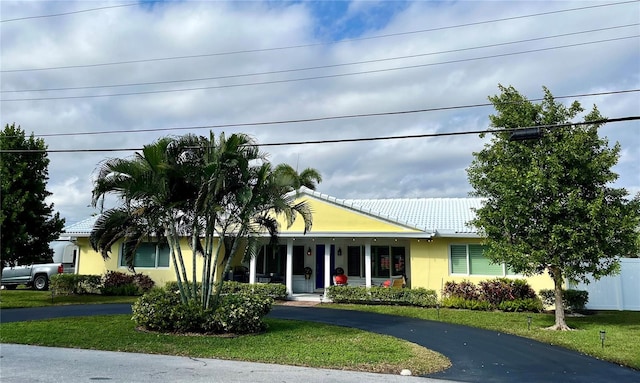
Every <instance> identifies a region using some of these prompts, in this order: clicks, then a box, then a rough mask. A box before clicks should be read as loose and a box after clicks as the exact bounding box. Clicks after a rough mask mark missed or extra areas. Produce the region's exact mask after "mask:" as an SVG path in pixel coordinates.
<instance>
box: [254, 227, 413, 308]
mask: <svg viewBox="0 0 640 383" xmlns="http://www.w3.org/2000/svg"><path fill="white" fill-rule="evenodd" d="M283 242H285V243H286V244H284V243H283ZM409 250H410V240H409V238H398V237H370V238H358V237H349V238H345V237H314V238H308V237H288V238H282V239H281V244H280V245H276V246H270V245H267V244H265V245H263V246H262V247H261V249H260V251H259V253H258V255H257V256H256V257H255V258H253V259H252V260H251V261H250V263H249V264H248V265H245V266H246V267H247V268H248V269H249V278H248V281H249V283H252V284H253V283H283V284H285V285H286V289H287V294H288V296H289V297H290V298H292V299H295V298H296V297H302V298H303V299H304V300H309V299H310V297H311V298H314V300H315V299H318V301H320V295H324V290H325V288H327V287H329V286H331V285H333V284H334V282H333V277H334V275H335V270H336V268H342V269H343V270H344V274H345V275H346V276H347V277H348V281H347V282H348V284H349V285H350V286H364V287H371V286H377V285H380V284H382V283H383V282H384V281H386V280H388V279H390V278H391V277H399V276H402V275H405V276H409V275H411V270H410V264H409V263H410V262H409V259H410V257H409ZM315 297H317V298H315Z"/></svg>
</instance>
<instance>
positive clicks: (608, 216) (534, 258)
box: [467, 86, 640, 330]
mask: <svg viewBox="0 0 640 383" xmlns="http://www.w3.org/2000/svg"><path fill="white" fill-rule="evenodd" d="M500 90H501V94H500V95H497V96H494V97H490V98H489V100H491V102H492V103H493V105H494V107H495V109H496V114H494V115H491V116H489V118H490V120H491V126H492V127H493V128H496V129H516V128H523V127H531V126H540V125H557V124H566V123H571V122H572V121H575V119H576V118H579V117H580V116H581V114H582V113H583V112H584V110H583V108H582V106H581V105H580V103H578V102H577V101H575V102H573V103H572V104H571V105H569V106H564V105H563V104H561V103H559V102H557V101H556V100H555V99H554V98H553V95H552V94H551V92H550V91H549V90H548V89H546V88H545V89H544V91H545V97H544V99H543V100H542V102H541V103H539V104H535V103H533V102H531V101H529V100H527V99H526V98H525V97H524V96H522V95H521V94H520V93H518V91H517V90H515V89H514V88H513V87H503V86H501V87H500ZM582 116H583V118H584V121H585V122H594V123H592V124H585V125H573V126H568V127H563V128H549V129H542V135H541V136H540V137H533V136H532V137H531V138H533V139H527V140H523V141H520V140H513V136H512V135H511V134H510V133H509V132H504V131H501V132H496V133H494V134H492V138H491V141H490V142H489V143H487V144H486V145H485V147H484V148H483V149H482V150H481V151H480V152H477V153H474V157H475V158H474V160H473V163H472V164H471V166H470V167H469V169H468V170H467V172H468V175H469V182H470V183H471V185H472V186H473V188H474V189H475V192H474V194H475V195H476V196H479V197H483V198H485V203H484V205H483V207H482V208H480V209H478V210H477V212H476V219H475V220H474V221H473V222H472V224H473V225H475V226H476V227H478V228H479V230H480V231H481V232H482V234H483V235H484V236H485V237H486V244H487V253H486V254H487V256H488V257H489V258H491V259H492V260H493V261H494V262H497V263H503V262H504V263H506V264H508V265H509V266H510V267H511V269H512V270H513V271H515V272H517V273H521V274H524V275H534V274H541V273H544V272H548V273H549V275H550V276H551V278H553V282H554V286H555V292H556V302H562V285H563V283H564V281H565V280H566V279H569V280H583V281H588V280H587V277H589V276H592V277H594V278H595V279H598V278H600V277H602V276H605V275H609V274H612V273H615V272H617V271H618V269H619V259H620V257H628V256H631V255H633V254H637V251H638V227H639V224H640V218H639V217H640V198H639V197H638V196H636V198H634V199H631V198H629V195H628V193H627V191H626V190H625V189H622V188H614V187H613V185H612V183H613V182H614V181H615V180H616V179H617V177H618V175H617V174H616V173H615V172H613V171H612V168H613V166H615V165H616V163H617V162H618V158H619V153H620V145H618V144H617V143H616V144H615V145H612V146H609V144H608V141H607V140H606V139H605V138H601V137H599V135H598V127H599V125H600V124H598V123H596V122H595V121H602V119H603V117H602V116H601V115H600V112H599V111H598V109H597V108H596V107H595V106H594V107H593V109H592V110H591V111H589V112H587V113H586V114H583V115H582ZM554 328H556V329H561V330H562V329H568V327H567V326H566V323H565V320H564V311H563V309H562V306H561V305H560V307H557V310H556V324H555V326H554Z"/></svg>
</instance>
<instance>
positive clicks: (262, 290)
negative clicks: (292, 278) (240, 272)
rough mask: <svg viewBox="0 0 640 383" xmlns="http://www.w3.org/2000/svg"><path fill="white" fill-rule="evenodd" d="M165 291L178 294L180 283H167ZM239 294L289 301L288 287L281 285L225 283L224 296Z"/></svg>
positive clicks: (200, 285)
mask: <svg viewBox="0 0 640 383" xmlns="http://www.w3.org/2000/svg"><path fill="white" fill-rule="evenodd" d="M164 287H165V289H168V290H171V291H175V292H178V283H177V282H174V281H172V282H167V283H166V284H165V285H164ZM196 288H197V289H198V294H199V293H200V291H201V289H202V284H201V283H200V282H198V283H197V284H196ZM237 293H247V294H258V295H263V296H266V297H271V298H273V299H275V300H285V299H287V286H285V285H283V284H281V283H257V284H253V285H252V284H250V283H242V282H235V281H225V282H224V283H223V284H222V294H237Z"/></svg>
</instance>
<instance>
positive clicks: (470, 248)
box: [449, 244, 505, 276]
mask: <svg viewBox="0 0 640 383" xmlns="http://www.w3.org/2000/svg"><path fill="white" fill-rule="evenodd" d="M483 253H484V246H482V245H477V244H469V245H451V246H450V252H449V258H450V261H451V262H450V263H451V268H450V272H451V274H468V275H496V276H504V275H505V267H504V264H495V263H491V260H490V259H489V258H487V257H485V256H484V254H483Z"/></svg>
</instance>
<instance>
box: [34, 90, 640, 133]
mask: <svg viewBox="0 0 640 383" xmlns="http://www.w3.org/2000/svg"><path fill="white" fill-rule="evenodd" d="M635 92H640V89H625V90H616V91H608V92H597V93H582V94H573V95H566V96H554V99H567V98H579V97H595V96H605V95H613V94H625V93H635ZM542 100H543V98H534V99H531V100H529V101H542ZM492 105H493V104H492V103H489V102H487V103H479V104H468V105H456V106H444V107H436V108H425V109H415V110H403V111H395V112H380V113H366V114H350V115H342V116H326V117H316V118H305V119H296V120H278V121H258V122H244V123H235V124H218V125H203V126H181V127H170V128H150V129H139V130H125V129H120V130H107V131H98V132H71V133H47V134H39V135H35V137H65V136H93V135H102V134H122V133H150V132H163V131H184V130H201V129H222V128H238V127H247V126H264V125H283V124H295V123H307V122H318V121H329V120H340V119H349V118H363V117H381V116H395V115H403V114H415V113H427V112H438V111H446V110H457V109H471V108H480V107H487V106H492Z"/></svg>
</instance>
